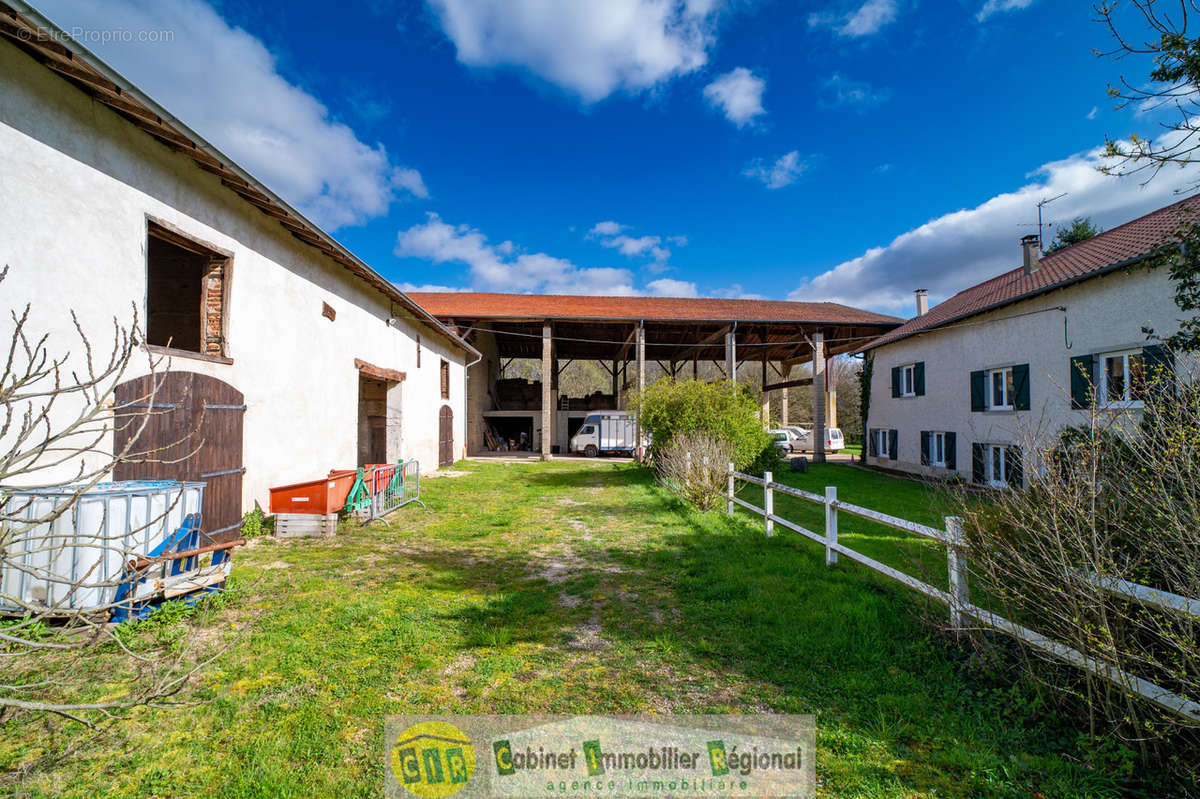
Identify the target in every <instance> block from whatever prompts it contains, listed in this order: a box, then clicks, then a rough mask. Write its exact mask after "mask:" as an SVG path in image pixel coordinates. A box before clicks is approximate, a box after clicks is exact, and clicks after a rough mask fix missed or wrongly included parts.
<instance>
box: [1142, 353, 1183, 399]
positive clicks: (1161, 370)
mask: <svg viewBox="0 0 1200 799" xmlns="http://www.w3.org/2000/svg"><path fill="white" fill-rule="evenodd" d="M1142 366H1143V368H1144V369H1145V371H1146V388H1147V389H1149V390H1150V391H1153V392H1162V393H1164V394H1173V393H1174V392H1175V356H1174V355H1173V353H1172V352H1171V351H1170V350H1168V349H1167V348H1166V347H1164V346H1163V345H1161V344H1148V345H1147V346H1145V347H1142Z"/></svg>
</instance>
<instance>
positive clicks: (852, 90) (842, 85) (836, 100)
mask: <svg viewBox="0 0 1200 799" xmlns="http://www.w3.org/2000/svg"><path fill="white" fill-rule="evenodd" d="M821 89H822V92H823V96H822V98H821V102H822V104H823V105H825V106H826V107H829V108H853V109H855V110H857V111H860V112H862V111H866V110H867V109H868V108H872V107H874V106H877V105H879V104H880V103H884V102H886V101H887V100H888V99H889V98H890V97H891V96H892V93H891V92H890V91H889V90H887V89H879V90H876V89H874V88H872V87H871V84H869V83H865V82H863V81H857V80H851V79H849V78H847V77H846V76H844V75H842V74H841V73H839V72H835V73H833V75H831V76H829V78H828V79H827V80H826V81H825V82H824V83H823V84H822V85H821Z"/></svg>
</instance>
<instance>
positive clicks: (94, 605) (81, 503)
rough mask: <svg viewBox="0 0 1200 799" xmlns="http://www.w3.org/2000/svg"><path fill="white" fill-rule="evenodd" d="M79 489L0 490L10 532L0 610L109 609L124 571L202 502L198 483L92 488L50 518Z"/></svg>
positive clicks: (0, 568)
mask: <svg viewBox="0 0 1200 799" xmlns="http://www.w3.org/2000/svg"><path fill="white" fill-rule="evenodd" d="M79 489H80V487H79V486H70V485H68V486H58V487H55V488H50V489H45V488H39V489H20V488H12V489H3V488H0V509H2V512H3V518H4V520H0V526H7V527H8V530H6V531H4V539H5V542H6V543H5V547H6V549H7V556H6V558H5V559H4V562H3V563H0V612H5V613H10V614H12V613H25V612H27V611H30V610H32V611H34V612H38V613H49V614H50V615H53V614H54V613H55V612H61V613H63V614H64V615H65V614H68V613H76V612H79V611H99V610H103V609H106V608H109V607H110V606H111V605H112V604H113V602H114V600H115V598H116V594H117V588H118V584H119V583H120V582H121V578H122V573H123V571H124V569H125V565H126V564H127V563H128V562H129V561H130V560H131V559H136V558H140V557H143V556H145V555H148V554H149V553H151V552H152V551H154V549H155V548H156V547H158V546H159V545H160V544H162V543H163V542H164V541H165V540H167V538H168V537H169V536H171V535H172V534H173V533H174V532H175V531H176V530H177V529H179V527H180V526H182V525H183V523H184V518H185V517H186V516H187V515H188V514H193V513H194V514H199V513H200V509H201V506H202V505H203V502H204V483H181V482H178V481H173V480H127V481H123V482H113V483H98V484H97V485H95V486H93V487H92V488H90V489H88V490H87V491H85V492H83V493H82V494H80V495H79V497H78V498H77V499H76V500H75V501H74V503H73V504H72V505H71V506H70V507H68V508H67V509H66V511H65V512H63V513H62V514H61V515H59V516H58V517H57V518H54V514H55V512H56V510H57V509H59V508H62V507H63V506H64V505H66V504H67V503H68V502H69V501H70V499H71V497H73V496H74V495H75V494H76V493H77V492H78V491H79ZM5 520H6V521H5Z"/></svg>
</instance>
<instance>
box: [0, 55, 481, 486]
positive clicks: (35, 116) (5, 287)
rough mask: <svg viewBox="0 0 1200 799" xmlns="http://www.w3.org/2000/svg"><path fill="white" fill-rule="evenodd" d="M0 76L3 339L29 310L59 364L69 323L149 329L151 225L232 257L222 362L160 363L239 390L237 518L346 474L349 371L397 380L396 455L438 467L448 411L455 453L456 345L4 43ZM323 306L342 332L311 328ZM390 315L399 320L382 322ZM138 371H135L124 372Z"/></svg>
mask: <svg viewBox="0 0 1200 799" xmlns="http://www.w3.org/2000/svg"><path fill="white" fill-rule="evenodd" d="M0 75H2V76H3V78H2V79H0V155H2V156H3V157H0V264H8V265H9V266H10V273H9V277H8V279H7V280H6V281H5V282H4V283H3V284H0V299H2V302H0V311H2V312H3V313H4V316H5V317H6V318H5V319H4V320H2V321H0V328H2V329H0V336H3V338H2V339H0V340H3V341H7V340H8V339H9V338H10V333H11V323H10V322H9V320H8V319H7V316H8V309H9V308H20V307H22V306H24V304H25V303H26V302H29V303H32V314H31V325H30V327H31V329H32V330H35V331H39V332H40V331H45V332H49V333H50V334H51V346H52V347H53V348H56V349H57V350H60V351H61V349H63V348H68V347H69V348H72V349H74V350H77V349H78V340H77V338H75V337H74V334H73V328H72V327H71V318H70V311H71V310H74V311H75V312H76V313H77V314H78V316H79V319H80V322H81V324H82V325H83V328H84V330H85V331H87V332H88V334H89V336H90V337H91V338H92V341H93V345H95V346H100V345H103V344H106V343H108V342H110V341H111V337H112V321H113V318H114V316H116V317H118V318H119V319H120V320H121V321H122V323H124V324H128V323H129V320H130V318H131V314H132V309H133V308H137V309H138V311H139V313H140V314H141V318H142V319H145V294H146V232H147V220H148V218H153V219H155V220H159V221H162V222H164V223H166V224H168V225H169V226H171V227H173V228H175V229H177V230H179V231H181V232H184V233H186V234H187V235H189V236H191V237H194V238H196V239H199V240H201V241H204V242H207V243H210V244H212V245H214V246H215V247H217V248H220V249H222V250H226V251H229V252H231V253H232V254H233V258H232V277H231V280H230V282H229V284H228V289H227V298H226V302H227V304H228V305H227V307H228V328H227V334H228V344H227V350H226V355H227V356H228V357H230V358H232V359H233V363H232V365H225V364H218V363H210V362H206V361H202V360H197V359H185V358H174V359H173V360H172V363H171V368H172V369H173V370H186V371H194V372H200V373H204V374H208V375H212V376H214V377H216V378H219V379H221V380H223V381H225V382H227V383H230V384H232V385H233V386H234V387H236V388H237V389H238V390H240V391H242V392H243V393H244V394H245V396H246V404H247V411H246V414H245V432H244V446H243V454H244V464H245V466H246V468H247V472H246V475H245V480H244V483H243V502H244V507H247V508H248V507H250V506H252V505H253V503H254V502H255V501H258V502H260V503H262V504H263V506H264V507H265V506H266V502H267V488H268V487H269V486H272V485H280V484H286V483H289V482H295V481H299V480H304V479H312V478H315V477H319V476H321V475H323V474H325V473H326V472H327V471H328V470H329V469H331V468H334V467H353V466H354V465H355V462H356V448H357V413H358V376H359V374H358V371H357V370H356V368H355V366H354V359H355V358H361V359H362V360H364V361H367V362H369V363H371V364H374V365H376V366H380V367H384V368H387V369H395V370H399V371H402V372H405V373H406V375H407V379H406V380H405V381H404V383H403V388H402V389H401V391H402V400H401V407H402V420H401V424H402V430H403V441H402V452H403V455H404V456H405V457H415V458H419V459H420V461H421V466H422V469H423V470H426V471H428V470H430V469H433V468H436V466H437V454H438V441H437V439H438V411H439V409H440V407H441V406H442V405H443V404H449V405H450V406H451V408H452V410H453V413H454V437H455V457H460V456H461V454H462V449H463V443H464V442H465V434H464V432H465V420H466V413H465V391H464V388H465V386H466V376H465V372H464V368H463V367H464V363H465V361H466V360H467V353H466V352H465V351H464V350H462V349H461V348H458V347H455V346H453V345H452V344H451V342H450V340H449V339H448V338H445V337H444V336H442V335H439V334H437V333H435V332H434V331H433V330H432V329H430V328H428V327H423V326H419V325H418V324H417V323H416V322H415V321H414V320H413V318H412V317H411V316H409V315H407V314H406V313H404V312H402V311H400V310H399V308H398V307H397V306H394V305H393V304H392V303H391V302H390V301H389V299H388V298H387V297H386V296H385V295H384V294H382V293H381V292H379V291H377V290H375V289H373V288H371V287H370V286H368V285H367V284H366V283H365V282H363V281H361V280H359V279H358V278H355V277H354V276H352V275H351V274H350V273H349V272H347V271H346V270H345V269H344V268H343V267H341V266H340V265H338V264H336V263H335V262H333V261H331V260H329V259H327V258H326V257H325V256H323V255H321V254H320V252H319V251H317V250H316V249H314V248H312V247H309V246H307V245H305V244H303V243H301V242H300V241H298V240H296V239H295V238H294V237H292V236H290V235H289V234H287V232H286V231H285V230H284V229H283V228H282V227H280V226H279V224H278V223H277V222H275V221H274V220H272V219H270V218H269V217H267V216H265V215H264V214H261V213H259V212H258V211H257V210H255V209H254V208H252V207H251V206H250V205H248V204H246V203H245V202H244V201H242V200H240V199H239V198H238V197H237V196H236V195H235V194H234V193H233V192H231V191H230V190H228V189H226V188H224V187H222V186H221V185H220V182H219V180H218V179H217V178H216V177H215V176H213V175H210V174H208V173H206V172H204V171H203V170H201V169H199V168H198V167H196V166H195V164H194V163H192V162H191V161H190V160H189V159H186V158H184V157H183V156H180V155H177V154H174V153H172V152H171V151H170V150H168V149H167V148H166V147H164V146H162V145H160V144H159V143H158V142H156V141H154V140H153V139H152V138H151V137H149V136H148V135H146V134H145V133H144V132H142V131H141V130H139V129H137V128H135V127H134V126H133V125H131V124H130V123H128V122H126V121H125V120H124V119H122V118H120V117H118V116H117V115H116V114H114V113H113V112H111V111H110V110H109V109H107V108H106V107H104V106H102V105H99V104H97V103H94V102H92V101H91V100H90V99H88V98H87V97H86V96H85V95H83V94H82V93H81V92H78V91H76V90H74V89H73V88H72V87H71V86H69V85H68V84H66V83H65V82H64V81H63V80H62V79H61V78H59V77H57V76H55V75H53V74H52V73H51V72H49V71H48V70H46V69H45V68H43V67H41V66H40V65H38V64H37V63H36V62H34V61H33V60H32V59H30V58H29V57H27V56H25V55H24V54H23V53H21V52H20V51H18V50H17V49H16V48H14V47H12V46H11V45H9V44H7V43H0ZM197 301H199V298H197ZM323 302H327V303H329V305H331V306H332V307H333V308H334V309H335V310H336V311H337V318H336V321H330V320H328V319H326V318H324V317H323V316H322V315H321V309H322V303H323ZM392 316H400V317H402V318H401V320H400V321H399V322H398V323H397V324H395V325H394V326H389V325H388V323H387V319H388V318H389V317H392ZM418 332H420V334H421V346H422V356H421V367H420V368H419V369H418V368H417V364H416V342H415V336H416V334H417V333H418ZM443 358H444V359H446V360H447V361H449V362H450V364H451V366H450V387H451V392H450V393H451V397H450V400H449V401H448V403H447V401H443V400H442V399H441V398H440V374H439V369H440V361H441V360H442V359H443ZM145 371H146V370H145V368H144V367H142V366H141V365H140V364H139V368H138V369H137V370H135V371H134V372H133V373H131V374H130V376H131V377H132V376H136V375H138V374H144V373H145Z"/></svg>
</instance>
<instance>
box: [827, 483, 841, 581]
mask: <svg viewBox="0 0 1200 799" xmlns="http://www.w3.org/2000/svg"><path fill="white" fill-rule="evenodd" d="M837 527H838V512H837V486H825V565H826V566H832V565H834V564H835V563H837V562H838V553H837V551H836V550H834V549H833V546H834V545H835V544H837V533H838V529H837Z"/></svg>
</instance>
